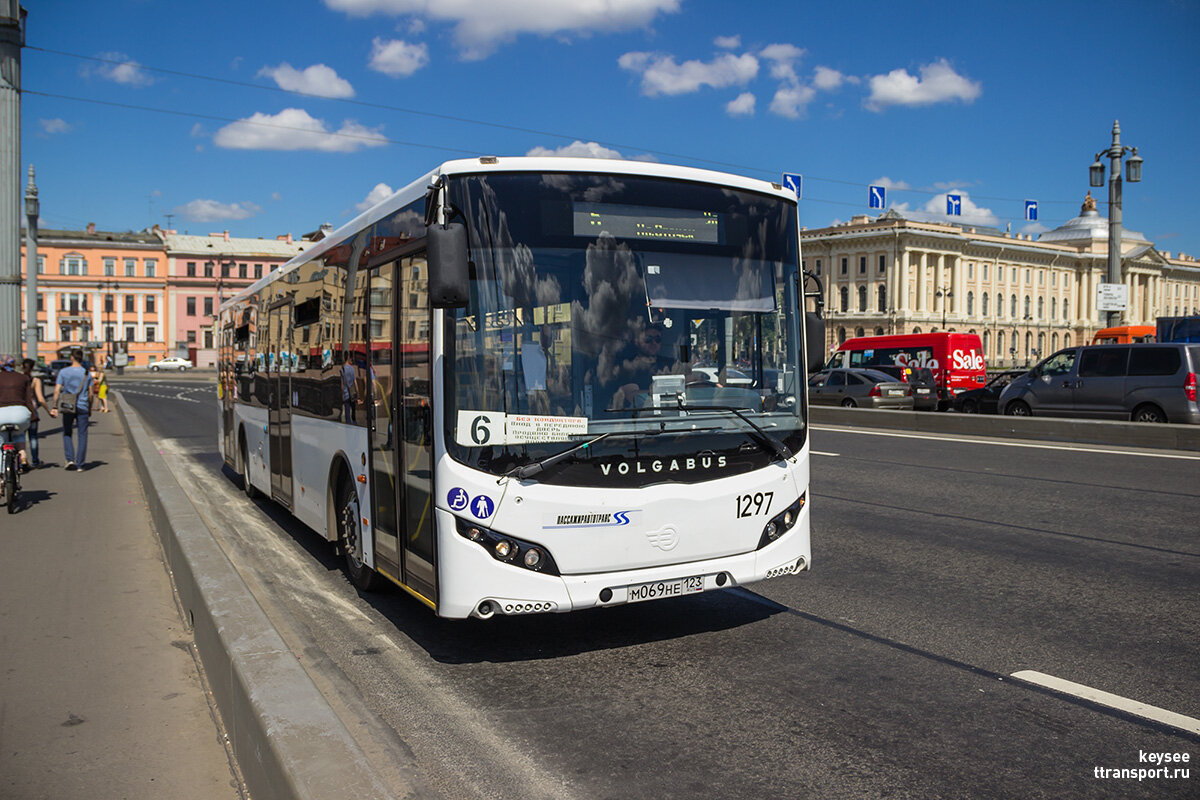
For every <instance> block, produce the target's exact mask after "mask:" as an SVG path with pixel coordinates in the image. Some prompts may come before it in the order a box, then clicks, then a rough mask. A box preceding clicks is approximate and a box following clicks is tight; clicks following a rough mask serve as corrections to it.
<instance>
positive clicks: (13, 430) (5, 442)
mask: <svg viewBox="0 0 1200 800" xmlns="http://www.w3.org/2000/svg"><path fill="white" fill-rule="evenodd" d="M21 430H23V428H22V427H21V426H19V425H17V424H16V423H12V422H6V423H4V424H3V425H0V480H2V481H3V483H4V504H5V505H6V506H7V507H8V513H10V514H15V513H16V512H17V497H18V493H19V492H20V491H21V445H19V444H17V443H15V442H14V441H13V438H14V437H15V434H17V433H18V432H20V431H21Z"/></svg>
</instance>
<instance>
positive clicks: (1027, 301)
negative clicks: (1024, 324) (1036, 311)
mask: <svg viewBox="0 0 1200 800" xmlns="http://www.w3.org/2000/svg"><path fill="white" fill-rule="evenodd" d="M1032 310H1033V306H1032V301H1031V300H1030V297H1029V295H1025V319H1029V318H1030V317H1031V316H1032V314H1031V313H1030V312H1031V311H1032ZM1026 349H1028V348H1026Z"/></svg>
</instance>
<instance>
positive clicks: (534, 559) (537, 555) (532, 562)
mask: <svg viewBox="0 0 1200 800" xmlns="http://www.w3.org/2000/svg"><path fill="white" fill-rule="evenodd" d="M541 563H542V551H541V550H538V549H537V548H536V547H531V548H529V549H528V550H526V551H525V566H527V567H529V568H530V569H537V568H538V567H539V566H541Z"/></svg>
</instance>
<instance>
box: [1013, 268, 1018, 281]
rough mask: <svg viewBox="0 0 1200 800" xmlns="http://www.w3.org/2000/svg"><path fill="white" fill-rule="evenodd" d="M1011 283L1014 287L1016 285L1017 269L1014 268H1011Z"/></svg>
mask: <svg viewBox="0 0 1200 800" xmlns="http://www.w3.org/2000/svg"><path fill="white" fill-rule="evenodd" d="M1012 282H1013V285H1016V283H1017V268H1016V267H1013V268H1012Z"/></svg>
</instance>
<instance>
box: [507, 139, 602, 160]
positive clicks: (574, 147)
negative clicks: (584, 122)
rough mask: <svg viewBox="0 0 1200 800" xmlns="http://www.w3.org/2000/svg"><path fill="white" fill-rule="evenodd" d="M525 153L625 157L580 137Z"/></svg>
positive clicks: (531, 154) (578, 156)
mask: <svg viewBox="0 0 1200 800" xmlns="http://www.w3.org/2000/svg"><path fill="white" fill-rule="evenodd" d="M525 155H527V156H571V157H574V158H619V159H624V158H625V157H624V156H623V155H621V153H620V152H618V151H617V150H613V149H611V148H608V147H605V146H603V145H601V144H597V143H596V142H581V141H579V140H578V139H576V140H575V141H573V142H571V143H570V144H568V145H563V146H562V147H559V148H555V149H550V148H548V147H535V148H533V149H532V150H530V151H529V152H528V153H526V154H525Z"/></svg>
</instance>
